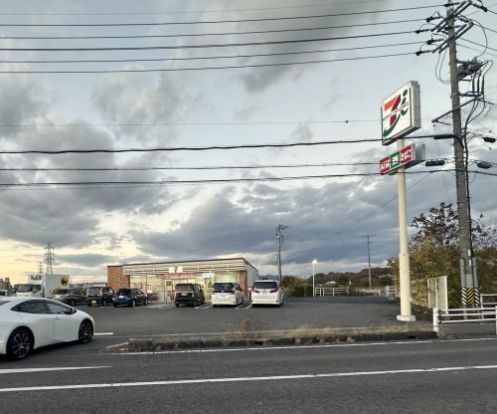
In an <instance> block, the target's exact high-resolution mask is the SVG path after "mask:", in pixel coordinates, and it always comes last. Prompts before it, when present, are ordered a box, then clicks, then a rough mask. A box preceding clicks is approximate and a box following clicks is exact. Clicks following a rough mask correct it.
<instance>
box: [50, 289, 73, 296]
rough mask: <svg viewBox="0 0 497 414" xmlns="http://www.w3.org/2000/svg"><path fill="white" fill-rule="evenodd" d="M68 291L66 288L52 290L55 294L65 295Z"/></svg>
mask: <svg viewBox="0 0 497 414" xmlns="http://www.w3.org/2000/svg"><path fill="white" fill-rule="evenodd" d="M68 292H69V291H68V290H67V289H54V291H53V293H54V294H55V295H67V293H68Z"/></svg>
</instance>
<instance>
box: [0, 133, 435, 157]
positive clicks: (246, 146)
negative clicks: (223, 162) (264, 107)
mask: <svg viewBox="0 0 497 414" xmlns="http://www.w3.org/2000/svg"><path fill="white" fill-rule="evenodd" d="M433 137H434V135H433V134H429V135H413V136H409V137H406V139H410V140H412V139H425V138H433ZM381 141H382V139H381V138H360V139H351V140H328V141H312V142H309V141H299V142H289V143H274V144H244V145H211V146H205V147H156V148H113V149H110V148H109V149H105V148H100V149H65V150H0V154H3V155H19V154H45V155H61V154H97V153H100V154H102V153H103V154H116V153H131V152H175V151H212V150H221V151H222V150H239V149H255V148H291V147H313V146H319V145H339V144H360V143H366V142H381Z"/></svg>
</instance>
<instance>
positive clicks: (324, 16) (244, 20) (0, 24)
mask: <svg viewBox="0 0 497 414" xmlns="http://www.w3.org/2000/svg"><path fill="white" fill-rule="evenodd" d="M437 7H446V5H445V4H442V5H440V4H435V5H429V6H416V7H403V8H396V9H382V10H369V11H360V12H347V13H325V14H312V15H304V16H279V17H264V18H252V19H224V20H197V21H176V22H144V23H138V22H133V23H0V27H128V26H173V25H174V26H178V25H194V24H223V23H251V22H271V21H285V20H300V19H317V18H326V17H341V16H358V15H365V14H377V13H392V12H399V11H410V10H422V9H433V8H437Z"/></svg>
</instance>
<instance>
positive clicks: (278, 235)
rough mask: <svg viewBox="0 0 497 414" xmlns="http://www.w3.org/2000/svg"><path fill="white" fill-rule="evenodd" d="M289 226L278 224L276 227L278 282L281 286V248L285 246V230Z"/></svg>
mask: <svg viewBox="0 0 497 414" xmlns="http://www.w3.org/2000/svg"><path fill="white" fill-rule="evenodd" d="M287 227H288V226H284V225H282V224H278V225H277V226H276V239H277V240H278V280H279V282H280V284H281V246H282V245H283V230H285V229H286V228H287Z"/></svg>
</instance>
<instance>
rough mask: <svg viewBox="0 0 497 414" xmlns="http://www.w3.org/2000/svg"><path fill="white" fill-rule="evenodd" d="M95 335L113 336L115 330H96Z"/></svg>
mask: <svg viewBox="0 0 497 414" xmlns="http://www.w3.org/2000/svg"><path fill="white" fill-rule="evenodd" d="M93 335H94V336H112V335H114V332H95V333H94V334H93Z"/></svg>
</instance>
